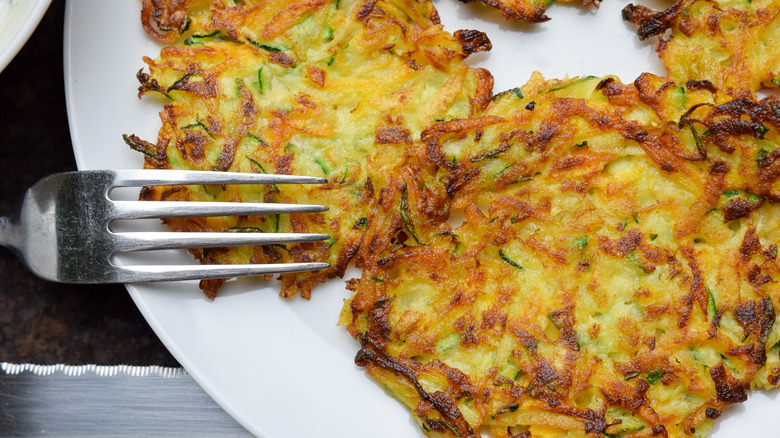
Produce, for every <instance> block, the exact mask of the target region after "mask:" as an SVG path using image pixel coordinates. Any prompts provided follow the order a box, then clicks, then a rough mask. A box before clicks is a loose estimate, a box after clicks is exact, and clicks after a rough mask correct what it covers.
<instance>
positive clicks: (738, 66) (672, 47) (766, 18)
mask: <svg viewBox="0 0 780 438" xmlns="http://www.w3.org/2000/svg"><path fill="white" fill-rule="evenodd" d="M779 18H780V4H778V2H776V1H772V0H753V1H747V2H733V1H730V0H716V1H713V0H678V1H677V2H675V3H674V4H673V5H672V6H670V7H669V8H667V9H666V10H663V11H658V12H656V11H653V10H651V9H649V8H647V7H645V6H641V5H633V4H631V5H629V6H627V7H626V8H625V9H623V19H624V20H626V21H628V22H630V23H632V24H634V25H636V26H637V33H638V35H639V38H640V39H646V38H651V37H656V36H657V37H658V42H657V43H656V46H655V50H656V52H658V55H659V56H660V57H661V60H662V61H663V64H664V66H665V67H666V70H667V72H668V74H669V77H670V78H672V80H674V81H675V82H677V83H680V84H684V83H685V82H686V81H689V80H693V81H706V82H709V83H711V84H712V85H713V86H714V87H715V88H717V89H719V90H723V91H724V92H725V94H726V95H727V96H729V97H731V98H734V97H741V96H748V97H749V96H751V95H752V93H755V92H756V91H758V90H759V89H760V88H762V87H766V88H777V87H778V84H780V82H778V79H779V78H780V49H778V45H777V44H776V43H775V42H776V41H777V39H778V37H780V27H778V23H779V22H780V21H778V19H779Z"/></svg>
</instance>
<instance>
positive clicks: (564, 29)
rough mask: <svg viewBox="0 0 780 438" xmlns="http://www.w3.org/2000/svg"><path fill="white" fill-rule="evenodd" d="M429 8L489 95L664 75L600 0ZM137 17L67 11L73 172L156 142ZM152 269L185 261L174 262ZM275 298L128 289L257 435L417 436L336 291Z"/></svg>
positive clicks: (183, 286)
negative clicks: (583, 79)
mask: <svg viewBox="0 0 780 438" xmlns="http://www.w3.org/2000/svg"><path fill="white" fill-rule="evenodd" d="M0 1H2V0H0ZM435 4H436V6H437V8H438V9H439V12H440V15H441V19H442V22H443V23H444V24H445V28H446V29H448V30H449V31H455V30H457V29H480V30H483V31H485V32H486V33H487V34H488V36H489V37H490V38H491V40H492V41H493V50H492V51H491V52H489V53H480V54H476V55H474V56H473V57H472V58H473V59H472V62H473V64H475V65H478V66H483V67H487V68H489V69H490V70H491V71H492V72H493V74H494V76H495V78H496V81H495V91H497V92H498V91H502V90H506V89H509V88H512V87H515V86H518V85H522V84H523V83H525V82H526V80H527V79H528V78H529V77H530V75H531V72H532V71H533V70H539V71H541V72H542V73H543V74H544V75H545V76H546V77H549V78H553V77H559V78H560V77H564V76H565V75H567V74H568V75H570V76H579V75H598V76H601V75H606V74H616V75H618V76H619V77H620V78H621V79H622V80H624V81H625V82H631V81H633V80H634V79H635V78H636V77H637V76H638V75H639V74H640V73H641V72H643V71H651V72H655V73H661V74H662V73H663V71H664V70H663V67H662V66H661V65H660V63H659V62H658V61H657V58H656V55H655V53H654V52H653V50H652V45H651V43H645V42H640V41H638V38H637V37H636V35H635V34H634V31H633V29H632V27H631V26H630V25H627V24H625V23H623V21H622V20H621V16H620V10H621V8H622V7H623V6H624V5H625V3H624V2H623V1H622V0H608V1H606V2H604V3H603V4H602V6H601V8H600V9H599V10H595V9H594V10H585V9H582V8H579V7H574V6H567V5H554V6H552V7H551V8H550V11H549V15H550V17H551V18H552V20H551V21H549V22H547V23H543V24H539V25H521V24H515V23H509V22H506V21H504V20H503V19H502V18H501V17H500V16H499V15H498V14H496V13H494V12H493V11H492V10H489V9H487V8H485V7H482V6H479V5H474V4H472V5H464V4H462V3H460V2H458V1H456V0H436V1H435ZM650 6H655V7H659V6H660V5H650ZM139 9H140V1H138V0H115V1H106V0H69V2H68V7H67V13H66V29H65V78H66V87H67V104H68V113H69V117H70V127H71V134H72V137H73V146H74V151H75V154H76V160H77V163H78V166H79V168H80V169H99V168H138V167H140V166H141V164H142V159H141V155H140V154H139V153H137V152H133V151H131V150H130V149H129V148H128V147H127V146H126V145H125V144H124V143H123V141H122V137H121V136H122V134H124V133H135V134H138V135H139V136H141V137H142V138H145V139H149V140H154V139H156V138H157V130H158V129H159V126H160V121H159V118H158V116H157V114H158V111H159V110H160V106H159V102H154V101H153V100H152V99H144V100H139V99H138V97H137V95H136V92H137V88H138V83H137V81H136V79H135V74H136V72H137V71H138V70H139V69H141V68H142V67H143V66H144V64H143V63H142V62H141V57H142V56H144V55H146V56H150V57H152V58H154V57H156V56H157V54H158V53H159V49H160V45H159V44H157V43H155V42H154V41H152V40H151V39H150V38H148V37H147V36H146V35H145V34H144V32H143V30H142V28H141V25H140V19H139ZM150 226H152V225H151V224H150ZM161 258H165V259H171V260H175V261H183V262H185V263H186V262H188V261H189V257H188V256H187V255H186V254H184V253H170V254H167V253H166V254H164V255H163V256H161ZM357 275H358V272H354V271H353V272H350V275H348V277H349V276H357ZM277 287H278V285H277V284H276V282H275V281H271V282H268V283H262V282H257V281H252V280H241V281H233V282H230V283H229V284H228V285H227V286H226V287H225V289H224V291H223V293H222V294H221V295H220V297H219V298H218V299H216V300H215V301H213V302H211V301H209V300H207V299H205V298H204V297H203V296H202V294H201V292H200V291H199V290H198V287H197V284H196V283H194V282H187V283H179V284H155V285H143V286H131V287H128V290H129V291H130V294H131V295H132V297H133V299H134V300H135V302H136V304H137V305H138V307H139V308H140V309H141V312H143V314H144V315H145V317H146V318H147V320H148V321H149V324H150V325H151V326H152V328H153V329H154V330H155V332H156V333H157V335H158V336H159V337H160V339H162V341H163V342H164V343H165V345H166V346H167V347H168V348H169V349H170V351H171V352H172V353H173V355H174V356H175V357H176V359H177V360H179V362H180V363H181V364H182V365H183V366H184V367H185V368H186V369H187V371H188V372H189V373H190V374H191V375H192V376H193V377H194V379H195V380H196V381H197V382H198V383H199V384H200V385H201V386H203V388H204V389H205V390H206V391H207V392H208V393H209V394H210V395H211V396H212V397H213V398H214V399H215V400H216V401H217V402H218V403H219V404H220V405H221V406H222V407H223V408H224V409H225V410H226V411H227V412H228V413H230V414H231V415H232V416H233V417H234V418H235V419H236V420H238V421H239V422H240V423H241V424H242V425H244V426H245V427H246V428H247V429H248V430H249V431H251V432H252V433H254V434H256V435H259V436H265V437H268V438H293V437H295V438H297V437H321V436H339V437H343V438H353V437H354V438H363V437H367V436H371V437H388V438H389V437H412V436H422V433H421V432H420V430H419V428H418V427H417V426H416V424H415V423H414V422H413V421H412V420H411V417H410V415H409V413H408V412H407V411H406V410H405V409H404V408H403V407H402V406H401V405H400V404H399V403H398V402H396V401H395V400H394V399H392V398H391V397H389V396H387V395H386V394H385V393H384V392H383V391H382V389H381V388H380V387H379V386H378V385H376V384H375V383H374V382H373V381H371V380H370V379H369V378H368V377H367V376H366V375H365V374H364V372H363V370H362V369H360V368H358V367H357V366H356V365H355V364H354V360H353V359H354V355H355V353H356V352H357V350H358V344H357V342H356V341H354V340H353V339H352V338H351V337H350V336H349V335H348V334H347V333H346V330H344V329H343V328H340V327H337V326H336V321H337V318H338V315H339V311H340V308H341V305H342V303H343V300H344V299H345V298H347V297H348V293H347V291H346V290H345V288H344V283H343V281H332V282H330V283H328V284H326V285H324V286H322V287H320V288H318V289H317V290H315V292H314V294H313V298H312V299H311V301H304V300H302V299H300V298H296V299H292V300H282V299H280V298H278V297H277ZM776 395H777V393H776V392H775V393H769V394H766V393H764V394H760V393H755V394H753V395H752V396H751V398H750V400H749V401H748V402H747V403H745V404H743V405H742V406H737V407H735V408H732V409H730V410H728V411H727V413H726V415H725V417H726V418H725V419H723V420H721V421H720V422H718V423H717V424H718V425H717V426H716V427H717V429H716V433H715V437H716V438H724V437H736V436H763V435H764V432H765V431H768V430H780V416H778V415H776V414H774V415H773V414H772V413H773V412H775V411H777V409H776V408H777V406H778V405H777V403H774V404H773V401H774V398H775V397H776ZM773 406H774V409H772V408H773ZM738 434H739V435H738Z"/></svg>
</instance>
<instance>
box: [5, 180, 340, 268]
mask: <svg viewBox="0 0 780 438" xmlns="http://www.w3.org/2000/svg"><path fill="white" fill-rule="evenodd" d="M323 182H325V180H324V179H322V178H315V177H304V176H293V175H267V174H249V173H235V172H232V173H231V172H201V171H183V170H150V169H147V170H98V171H81V172H67V173H60V174H55V175H51V176H48V177H46V178H44V179H42V180H40V181H38V182H37V183H36V184H34V185H33V186H32V187H31V188H30V189H29V190H27V193H26V194H25V196H24V200H23V202H22V206H21V208H20V209H19V211H18V212H17V214H16V215H15V216H12V217H10V218H6V217H0V245H3V246H6V247H9V248H11V249H12V250H13V251H14V252H16V254H17V255H18V256H19V258H20V259H21V260H22V261H23V262H24V263H25V264H26V265H27V266H28V267H29V268H30V270H31V271H32V272H33V273H35V274H36V275H38V276H40V277H42V278H44V279H47V280H52V281H58V282H63V283H135V282H146V281H168V280H191V279H209V278H233V277H244V276H256V275H267V274H279V273H286V272H300V271H311V270H318V269H324V268H327V267H328V266H329V265H328V264H327V263H278V264H249V265H201V266H198V265H164V266H160V265H148V266H147V265H133V266H120V265H117V264H115V263H114V262H113V261H112V258H113V257H114V256H115V254H117V253H121V252H126V251H138V250H152V249H172V248H208V247H227V246H242V245H271V244H284V243H295V242H311V241H318V240H325V239H328V237H329V236H327V235H325V234H303V233H199V232H114V231H112V230H111V229H110V227H109V224H110V223H111V222H112V221H115V220H119V219H137V218H172V217H205V216H236V215H257V214H285V213H311V212H321V211H325V210H327V207H325V206H320V205H299V204H265V203H244V202H180V201H121V200H113V199H111V198H110V197H109V193H110V192H111V190H112V189H114V188H117V187H137V186H162V185H197V184H316V183H323Z"/></svg>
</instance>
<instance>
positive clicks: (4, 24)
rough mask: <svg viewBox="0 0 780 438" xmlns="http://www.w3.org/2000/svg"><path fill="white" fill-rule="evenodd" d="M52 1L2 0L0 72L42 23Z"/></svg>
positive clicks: (0, 2) (0, 5)
mask: <svg viewBox="0 0 780 438" xmlns="http://www.w3.org/2000/svg"><path fill="white" fill-rule="evenodd" d="M50 3H51V0H0V72H2V71H3V69H5V67H6V66H8V64H9V63H10V62H11V60H12V59H14V56H16V54H17V53H19V50H21V49H22V46H24V43H26V42H27V40H28V39H29V38H30V35H32V33H33V31H34V30H35V28H36V27H38V23H40V22H41V18H43V14H44V13H46V10H47V9H49V4H50Z"/></svg>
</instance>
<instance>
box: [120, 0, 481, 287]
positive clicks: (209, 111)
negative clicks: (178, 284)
mask: <svg viewBox="0 0 780 438" xmlns="http://www.w3.org/2000/svg"><path fill="white" fill-rule="evenodd" d="M143 17H144V23H145V24H147V25H148V26H147V31H149V32H150V33H151V34H152V35H154V36H156V37H159V38H161V39H163V40H166V41H171V40H174V39H178V43H176V44H173V45H169V46H167V47H165V48H163V49H162V51H161V53H160V56H159V58H158V59H156V60H152V59H148V58H147V59H145V62H146V63H147V65H148V72H143V71H141V72H139V74H138V79H139V80H140V82H141V84H142V87H141V89H140V95H146V94H149V93H151V92H154V93H156V94H158V95H160V96H163V97H164V98H165V99H167V102H166V104H165V108H164V110H163V111H162V112H161V113H160V117H161V119H162V123H163V126H162V128H161V129H160V132H159V138H158V140H157V142H156V144H153V143H150V142H146V141H144V140H142V139H140V138H137V137H135V136H128V137H126V139H127V142H128V143H129V144H130V145H131V147H133V148H135V149H138V150H140V151H142V152H144V154H146V158H145V167H147V168H175V169H199V170H220V171H236V172H264V173H266V172H267V173H280V174H298V175H310V176H322V177H325V178H327V179H328V182H327V183H326V184H323V185H319V186H287V185H285V186H281V185H280V186H273V187H267V188H256V187H246V186H236V187H230V186H228V187H220V186H214V187H212V186H209V187H205V186H201V187H172V188H147V189H145V191H144V192H143V193H142V197H143V199H150V200H151V199H169V200H219V201H239V200H240V201H254V202H291V203H309V204H322V205H327V206H328V207H329V208H330V210H329V211H327V212H324V213H316V214H298V215H295V214H294V215H275V216H263V217H238V218H202V219H200V218H195V219H170V220H167V224H168V225H169V227H170V228H171V229H173V230H176V231H226V232H244V231H264V232H277V231H282V232H290V231H292V232H315V233H324V234H328V235H330V236H331V239H330V240H328V241H325V242H317V243H305V244H296V245H287V246H281V245H277V246H265V247H251V248H249V247H243V248H233V249H227V248H225V249H209V250H196V251H193V253H194V254H195V255H196V257H197V258H198V259H200V261H201V262H202V263H208V264H214V263H249V262H251V263H267V262H288V261H296V262H304V261H323V262H328V263H330V264H331V267H330V268H329V269H326V270H323V271H318V272H309V273H299V274H285V275H282V276H281V279H282V291H281V294H282V295H283V296H292V295H293V294H295V293H298V292H300V293H301V294H302V295H303V296H304V297H308V296H309V294H310V292H311V289H312V288H313V287H314V286H315V285H316V284H317V283H320V282H322V281H325V280H327V279H329V278H335V277H340V276H341V275H343V273H344V271H345V269H346V268H347V265H348V264H349V263H350V260H351V259H352V258H353V256H354V255H355V254H356V253H357V251H358V248H359V246H360V243H361V241H362V236H363V232H364V230H365V227H366V224H367V220H368V219H367V217H366V216H367V212H366V206H367V205H368V203H369V201H370V199H371V198H372V197H373V196H374V191H375V189H376V188H382V187H384V185H385V184H386V179H387V177H388V175H391V174H393V173H394V171H395V168H396V167H397V166H398V165H400V163H402V162H403V160H404V155H405V154H406V150H407V149H408V148H409V147H410V145H411V144H412V143H413V142H414V141H415V140H417V139H419V135H420V133H421V132H422V131H423V130H424V129H425V128H427V127H428V126H430V125H431V124H433V123H434V122H436V121H441V120H449V119H452V118H463V117H469V116H470V115H472V114H475V113H477V112H479V111H480V110H481V109H482V108H484V106H485V105H486V104H487V102H488V100H489V97H490V95H491V94H492V77H491V76H490V74H489V73H488V72H487V71H485V70H481V69H474V68H471V67H469V66H468V65H466V63H465V62H464V61H463V59H464V58H465V57H466V56H467V55H468V54H470V53H472V52H475V51H479V50H486V49H488V48H489V47H490V42H489V40H488V39H487V38H486V37H485V36H484V34H482V33H481V32H476V31H459V32H456V33H455V35H451V34H449V33H447V32H444V31H443V30H442V26H441V25H440V24H439V23H438V16H437V13H436V10H435V9H434V8H433V6H432V4H431V3H430V2H427V1H426V2H418V1H414V0H387V1H376V0H360V1H358V0H354V1H352V0H341V1H339V0H335V1H331V0H328V1H325V0H318V1H309V2H298V3H290V2H289V1H287V0H283V1H262V2H260V1H255V2H252V1H244V2H241V4H238V5H236V6H226V4H225V3H224V2H221V1H213V2H205V1H188V2H157V1H155V2H153V1H146V2H145V3H144V13H143ZM150 23H151V24H150ZM160 32H162V33H160ZM180 34H181V35H180ZM222 282H223V281H222V280H219V281H204V282H202V283H201V287H202V288H203V289H204V291H205V292H206V293H207V294H208V295H209V296H214V295H215V294H216V292H217V289H218V288H219V286H220V285H221V284H222Z"/></svg>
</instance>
